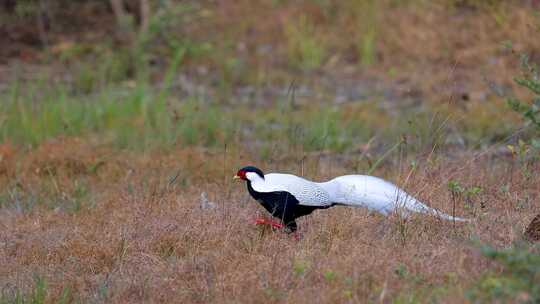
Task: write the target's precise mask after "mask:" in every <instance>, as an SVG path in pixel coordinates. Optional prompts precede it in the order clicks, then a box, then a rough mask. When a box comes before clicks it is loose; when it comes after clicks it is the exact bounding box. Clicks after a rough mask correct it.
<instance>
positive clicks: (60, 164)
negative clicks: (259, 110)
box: [0, 139, 540, 303]
mask: <svg viewBox="0 0 540 304" xmlns="http://www.w3.org/2000/svg"><path fill="white" fill-rule="evenodd" d="M61 147H63V149H62V148H61ZM10 149H11V148H10ZM245 155H246V153H245V152H243V153H241V152H239V151H229V152H227V154H224V153H223V152H222V151H208V150H202V149H181V150H177V151H174V152H173V153H162V152H153V153H148V154H146V155H141V154H130V153H128V152H121V153H119V152H117V151H112V150H107V149H103V148H101V149H97V148H93V147H91V146H88V145H87V144H85V143H84V142H82V141H80V140H77V139H69V140H68V139H65V140H59V141H54V142H48V143H44V144H42V145H41V146H39V147H38V148H37V149H35V150H32V151H22V150H20V151H19V150H17V151H15V152H14V155H13V156H12V157H11V158H10V161H9V163H7V164H6V166H7V170H6V171H4V173H3V174H2V189H9V188H10V187H12V186H13V185H12V180H16V181H17V183H18V184H19V186H18V187H19V188H21V189H22V190H21V191H25V190H24V189H30V188H33V189H43V191H48V190H47V187H58V189H59V191H64V192H69V191H70V189H72V188H73V183H75V182H76V181H77V180H80V179H86V183H87V184H88V185H89V187H90V189H91V190H90V192H92V193H94V195H93V200H94V203H93V205H92V206H89V207H87V208H84V209H81V210H79V211H76V212H70V211H66V210H67V209H63V208H50V207H48V206H47V205H42V204H39V203H37V204H36V205H35V206H33V208H31V209H27V210H18V209H17V208H15V207H14V206H13V205H11V204H10V202H9V199H5V198H4V199H3V200H4V202H2V203H3V205H2V208H0V226H1V229H0V245H1V246H0V264H1V265H2V267H1V268H0V285H1V286H4V287H6V288H8V287H9V286H11V287H12V288H13V287H14V286H16V287H17V288H20V289H21V290H29V289H30V288H31V287H32V286H31V285H32V277H33V276H35V275H36V274H38V275H40V276H42V277H43V278H44V279H45V280H46V282H47V284H48V289H47V295H46V299H47V301H50V302H54V301H55V299H56V300H58V299H59V298H60V296H61V293H62V291H63V290H65V288H69V289H70V290H71V295H72V297H73V299H80V300H83V301H88V300H91V299H94V300H102V301H113V302H139V301H151V302H158V301H160V302H161V301H164V302H170V301H174V302H182V303H201V302H221V303H222V302H246V301H248V302H251V303H267V302H283V301H287V302H298V303H308V302H314V301H315V302H326V303H330V302H347V301H353V302H366V301H383V302H387V300H389V299H393V298H394V299H395V298H396V297H403V296H404V295H406V294H407V293H409V292H411V290H414V292H415V297H421V298H422V299H423V301H427V300H429V299H435V300H443V301H444V302H455V303H460V302H462V301H464V300H465V299H464V298H463V294H464V290H466V289H467V288H468V286H469V285H470V284H471V283H472V282H474V280H475V279H476V278H478V277H479V276H480V275H481V273H482V272H483V271H484V270H485V269H486V267H493V265H492V264H491V263H490V262H488V261H487V260H485V258H483V257H482V256H481V255H480V253H479V252H478V250H477V248H476V247H475V245H474V244H473V243H472V241H471V240H472V239H474V238H477V239H479V240H480V241H482V242H488V243H490V244H493V245H495V246H506V245H508V244H510V243H511V242H513V241H514V240H516V239H519V238H520V237H521V235H520V232H521V231H522V230H523V227H525V225H526V224H527V223H526V219H528V218H530V217H531V216H532V215H534V214H535V213H537V212H538V210H534V209H535V207H534V206H533V204H532V202H531V201H525V202H522V201H523V193H525V192H526V193H528V195H529V196H531V197H535V198H537V197H538V194H539V192H540V188H539V187H538V185H540V176H538V175H534V176H531V177H528V178H526V177H525V176H524V175H523V174H521V173H520V172H519V171H517V170H514V171H512V172H508V170H506V169H507V168H508V166H509V162H511V161H512V160H509V159H505V158H501V157H498V156H489V155H485V156H482V157H480V158H478V159H476V161H474V162H472V161H470V160H471V156H470V155H469V156H466V155H463V156H462V157H459V158H457V159H447V158H443V157H440V158H437V159H431V160H429V159H425V158H424V159H418V162H419V164H420V165H419V167H418V168H417V169H416V170H415V172H414V173H413V174H412V175H411V178H410V179H409V181H408V182H405V176H407V174H408V173H409V172H405V171H407V170H405V171H404V172H399V170H397V169H396V168H399V166H396V164H397V163H393V162H391V164H389V165H388V166H384V167H382V168H381V169H380V170H378V171H377V175H381V176H384V177H386V178H388V179H390V180H393V181H395V182H398V183H400V184H401V185H403V187H405V188H406V189H407V190H408V191H410V192H412V193H416V195H417V196H418V197H420V198H421V199H423V200H424V201H426V202H429V203H430V205H432V206H434V207H437V208H440V209H441V210H444V211H446V212H450V210H451V205H452V202H451V198H450V195H449V194H448V190H447V189H446V184H447V181H448V179H450V178H452V179H457V180H460V181H461V182H462V183H463V184H467V185H478V186H480V187H482V188H483V189H484V192H483V193H485V194H483V195H482V196H481V197H480V198H479V201H478V202H475V204H473V205H472V206H469V207H468V208H465V205H464V204H463V203H460V204H459V205H458V210H457V213H458V214H459V215H461V216H465V217H473V214H476V217H474V221H473V222H472V223H470V224H465V225H457V226H456V228H455V229H454V228H453V225H452V223H449V222H445V221H441V220H439V219H435V218H429V217H428V218H426V217H422V216H417V217H414V218H412V219H410V220H408V221H403V220H400V219H398V218H389V219H385V218H384V217H382V216H379V215H370V214H368V213H367V212H366V211H365V210H363V209H353V208H332V209H329V210H324V211H319V212H315V214H314V215H313V216H310V217H306V218H303V219H302V220H301V221H300V223H299V224H300V227H301V228H300V231H301V232H300V233H301V239H300V240H298V241H297V240H295V239H294V238H292V237H291V236H289V235H286V234H283V233H281V232H277V231H276V232H271V231H261V230H258V229H257V228H256V227H254V226H253V225H252V224H251V222H252V219H253V217H254V216H255V215H256V213H261V214H264V212H263V211H262V208H260V207H259V206H258V204H257V203H256V202H255V201H253V200H252V199H251V198H250V197H249V196H248V194H247V192H246V191H245V189H244V185H240V184H233V183H232V181H231V180H230V176H231V175H232V173H234V172H235V170H236V168H237V167H239V166H240V165H241V164H247V163H251V162H252V160H253V159H254V158H250V157H246V156H245ZM224 160H225V162H224ZM99 161H101V162H103V164H102V165H101V166H100V167H99V169H98V170H95V171H92V170H88V167H91V166H92V165H95V163H96V162H99ZM315 162H316V163H317V166H311V167H306V168H304V170H305V172H306V175H307V176H308V177H310V178H313V179H325V178H328V177H331V176H335V175H340V174H344V173H351V172H350V170H348V169H347V167H346V164H345V163H344V161H343V160H337V159H333V158H332V157H323V158H321V157H319V158H318V160H317V161H313V160H312V161H307V162H305V163H306V164H310V163H311V164H314V163H315ZM428 163H429V166H428V165H427V164H428ZM258 165H260V166H261V167H262V168H264V169H268V170H271V169H273V168H275V165H272V164H262V163H258ZM280 166H283V167H288V168H299V167H298V162H295V161H289V162H288V163H287V164H284V163H283V162H281V163H280ZM534 169H535V170H538V169H539V168H538V165H536V167H535V168H534ZM293 171H294V170H293ZM6 172H7V173H6ZM43 172H50V173H49V174H43ZM289 172H290V171H289ZM536 172H537V171H536ZM293 173H299V172H293ZM510 174H512V175H513V176H510ZM7 175H10V176H9V178H6V177H8V176H7ZM174 176H176V178H175V179H174V181H172V179H171V177H174ZM53 178H54V180H55V185H56V186H54V185H52V186H51V185H50V184H49V182H48V180H49V179H53ZM504 185H507V186H508V189H507V190H506V191H501V190H500V188H501V187H502V186H504ZM201 192H206V193H208V196H209V200H211V201H213V202H215V203H216V207H215V208H210V209H203V208H201V205H200V194H201ZM38 195H41V193H38ZM66 195H68V196H69V195H71V194H70V193H67V194H66ZM84 199H88V198H84ZM518 202H521V203H518ZM434 290H439V292H438V293H437V292H434Z"/></svg>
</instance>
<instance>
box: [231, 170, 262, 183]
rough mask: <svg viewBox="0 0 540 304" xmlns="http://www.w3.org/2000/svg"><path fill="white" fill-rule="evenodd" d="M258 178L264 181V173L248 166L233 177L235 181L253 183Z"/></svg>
mask: <svg viewBox="0 0 540 304" xmlns="http://www.w3.org/2000/svg"><path fill="white" fill-rule="evenodd" d="M256 178H262V179H264V173H263V172H262V171H261V169H259V168H256V167H253V166H247V167H244V168H242V169H240V170H238V172H236V175H235V176H234V177H233V179H241V180H245V181H253V180H254V179H256Z"/></svg>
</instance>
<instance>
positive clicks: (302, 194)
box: [246, 173, 332, 206]
mask: <svg viewBox="0 0 540 304" xmlns="http://www.w3.org/2000/svg"><path fill="white" fill-rule="evenodd" d="M246 176H247V175H246ZM247 177H248V178H249V180H250V181H251V187H253V189H254V190H255V191H257V192H266V193H267V192H274V191H287V192H289V193H290V194H292V195H293V196H294V197H295V198H296V199H297V200H298V202H299V203H300V204H301V205H305V206H327V205H330V204H332V201H330V195H329V194H328V192H327V191H326V190H324V189H323V188H322V187H320V186H319V185H318V184H317V183H314V182H311V181H308V180H306V179H303V178H301V177H298V176H296V175H292V174H281V173H269V174H266V175H264V179H262V178H260V177H258V176H257V177H252V176H251V175H250V176H247Z"/></svg>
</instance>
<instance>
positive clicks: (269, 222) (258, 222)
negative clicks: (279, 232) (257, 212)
mask: <svg viewBox="0 0 540 304" xmlns="http://www.w3.org/2000/svg"><path fill="white" fill-rule="evenodd" d="M255 225H269V226H272V228H277V229H281V228H283V227H284V226H283V224H281V223H279V222H274V221H272V220H268V219H265V218H257V219H255Z"/></svg>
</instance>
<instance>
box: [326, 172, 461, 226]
mask: <svg viewBox="0 0 540 304" xmlns="http://www.w3.org/2000/svg"><path fill="white" fill-rule="evenodd" d="M318 185H319V186H321V187H322V188H324V189H326V190H327V192H328V193H331V194H332V197H331V200H332V201H333V202H335V203H338V204H343V205H349V206H356V207H365V208H368V209H370V210H374V211H377V212H380V213H382V214H384V215H388V214H389V213H392V212H395V211H399V210H406V211H412V212H419V213H425V214H431V215H433V216H436V217H440V218H442V219H446V220H455V221H470V220H469V219H464V218H460V217H454V216H451V215H448V214H446V213H444V212H441V211H439V210H437V209H434V208H431V207H429V206H427V205H425V204H423V203H422V202H420V201H418V200H417V199H416V198H414V197H413V196H411V195H409V194H408V193H407V192H405V191H404V190H402V189H401V188H399V187H397V186H396V185H394V184H392V183H390V182H387V181H385V180H383V179H380V178H378V177H374V176H369V175H345V176H340V177H336V178H334V179H333V180H330V181H328V182H325V183H318Z"/></svg>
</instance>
